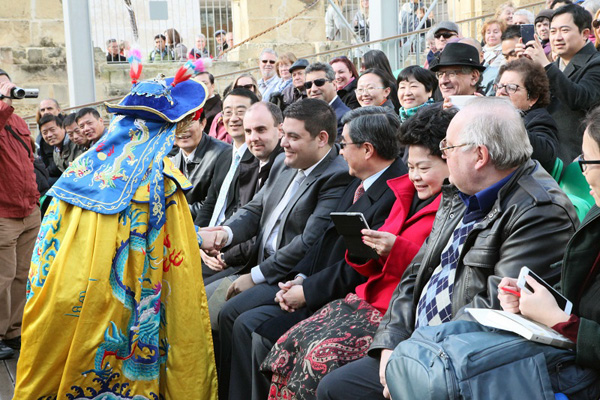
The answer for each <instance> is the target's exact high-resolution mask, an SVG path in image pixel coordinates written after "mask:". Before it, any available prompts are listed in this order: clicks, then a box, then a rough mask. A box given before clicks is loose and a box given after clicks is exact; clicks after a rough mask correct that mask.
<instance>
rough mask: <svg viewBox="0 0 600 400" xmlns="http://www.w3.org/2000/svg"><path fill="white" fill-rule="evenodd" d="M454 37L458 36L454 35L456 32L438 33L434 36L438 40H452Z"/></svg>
mask: <svg viewBox="0 0 600 400" xmlns="http://www.w3.org/2000/svg"><path fill="white" fill-rule="evenodd" d="M453 36H456V33H454V32H438V33H436V34H435V35H433V37H434V38H436V39H439V38H441V37H443V38H444V39H450V38H451V37H453Z"/></svg>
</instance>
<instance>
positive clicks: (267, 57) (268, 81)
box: [258, 49, 281, 102]
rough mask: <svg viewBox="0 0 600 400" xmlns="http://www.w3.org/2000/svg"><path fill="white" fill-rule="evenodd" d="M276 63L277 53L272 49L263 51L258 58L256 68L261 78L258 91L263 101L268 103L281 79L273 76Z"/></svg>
mask: <svg viewBox="0 0 600 400" xmlns="http://www.w3.org/2000/svg"><path fill="white" fill-rule="evenodd" d="M276 62H277V53H276V52H275V50H273V49H263V51H261V53H260V57H259V58H258V68H259V69H260V75H261V78H260V80H259V81H258V90H260V94H262V99H263V101H266V102H268V101H269V99H270V98H271V93H273V91H274V90H275V88H276V87H277V85H278V84H279V83H280V82H281V79H280V78H279V77H278V76H277V75H276V74H275V63H276Z"/></svg>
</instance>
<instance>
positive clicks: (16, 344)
mask: <svg viewBox="0 0 600 400" xmlns="http://www.w3.org/2000/svg"><path fill="white" fill-rule="evenodd" d="M2 341H3V342H4V344H5V345H7V346H8V347H10V348H11V349H13V350H21V336H17V337H15V338H12V339H4V340H2Z"/></svg>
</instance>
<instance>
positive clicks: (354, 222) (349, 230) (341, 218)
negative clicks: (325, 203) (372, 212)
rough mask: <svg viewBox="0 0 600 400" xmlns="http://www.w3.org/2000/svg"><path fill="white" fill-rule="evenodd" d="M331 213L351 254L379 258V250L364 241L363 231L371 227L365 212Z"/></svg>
mask: <svg viewBox="0 0 600 400" xmlns="http://www.w3.org/2000/svg"><path fill="white" fill-rule="evenodd" d="M329 215H330V216H331V220H332V221H333V223H334V224H335V229H336V230H337V231H338V234H340V236H342V237H343V238H344V242H345V243H346V247H347V248H348V252H349V253H350V255H352V256H356V257H360V258H379V255H378V254H377V252H376V251H375V250H373V248H372V247H370V246H367V245H366V244H364V243H363V241H362V233H361V231H362V230H363V229H371V228H369V224H368V223H367V220H366V219H365V216H364V215H363V213H361V212H332V213H330V214H329Z"/></svg>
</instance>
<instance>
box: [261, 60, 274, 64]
mask: <svg viewBox="0 0 600 400" xmlns="http://www.w3.org/2000/svg"><path fill="white" fill-rule="evenodd" d="M260 62H261V63H263V64H267V63H269V64H275V62H276V61H275V60H260Z"/></svg>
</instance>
